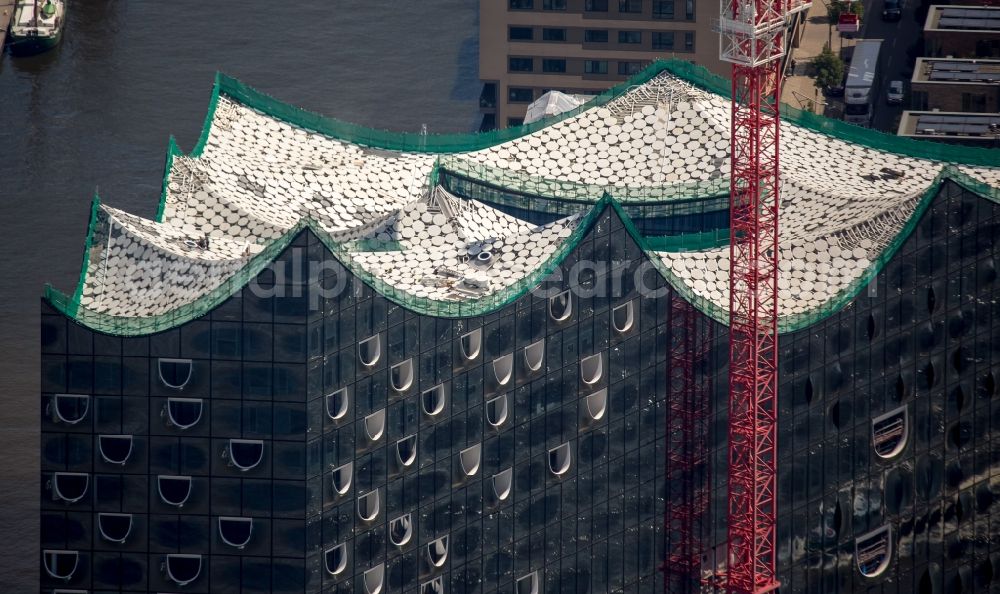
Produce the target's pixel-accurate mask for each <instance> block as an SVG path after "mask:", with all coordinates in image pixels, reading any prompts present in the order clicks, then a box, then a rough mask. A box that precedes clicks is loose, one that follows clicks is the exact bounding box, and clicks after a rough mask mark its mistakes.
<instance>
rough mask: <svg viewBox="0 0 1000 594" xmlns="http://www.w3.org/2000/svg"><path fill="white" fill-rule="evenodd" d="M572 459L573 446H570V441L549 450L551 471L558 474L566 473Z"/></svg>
mask: <svg viewBox="0 0 1000 594" xmlns="http://www.w3.org/2000/svg"><path fill="white" fill-rule="evenodd" d="M572 461H573V456H572V448H570V444H569V442H567V443H564V444H561V445H558V446H556V447H554V448H552V449H551V450H549V471H550V472H551V473H552V474H554V475H556V476H562V475H564V474H566V473H567V472H568V471H569V467H570V465H571V464H572Z"/></svg>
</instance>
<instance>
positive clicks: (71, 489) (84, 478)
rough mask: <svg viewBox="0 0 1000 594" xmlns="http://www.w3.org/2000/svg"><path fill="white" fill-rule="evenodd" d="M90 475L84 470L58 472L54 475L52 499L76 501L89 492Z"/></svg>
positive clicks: (67, 501)
mask: <svg viewBox="0 0 1000 594" xmlns="http://www.w3.org/2000/svg"><path fill="white" fill-rule="evenodd" d="M89 486H90V475H89V474H86V473H83V472H57V473H55V474H53V475H52V499H54V500H57V501H59V500H62V501H65V502H66V503H76V502H77V501H80V500H81V499H83V497H84V496H85V495H86V494H87V487H89Z"/></svg>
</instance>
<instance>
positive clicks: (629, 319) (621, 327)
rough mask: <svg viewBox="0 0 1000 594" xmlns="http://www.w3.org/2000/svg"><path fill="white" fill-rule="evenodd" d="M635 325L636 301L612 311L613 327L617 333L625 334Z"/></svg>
mask: <svg viewBox="0 0 1000 594" xmlns="http://www.w3.org/2000/svg"><path fill="white" fill-rule="evenodd" d="M634 324H635V300H634V299H633V300H632V301H629V302H627V303H623V304H621V305H619V306H618V307H616V308H614V309H612V310H611V325H612V326H614V327H615V331H616V332H618V333H619V334H624V333H626V332H628V331H629V330H631V329H632V326H633V325H634Z"/></svg>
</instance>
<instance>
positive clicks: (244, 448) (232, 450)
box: [226, 439, 264, 472]
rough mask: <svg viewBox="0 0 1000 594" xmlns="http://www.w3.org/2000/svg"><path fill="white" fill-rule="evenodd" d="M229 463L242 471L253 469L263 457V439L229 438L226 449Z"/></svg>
mask: <svg viewBox="0 0 1000 594" xmlns="http://www.w3.org/2000/svg"><path fill="white" fill-rule="evenodd" d="M226 452H227V456H228V458H229V463H230V464H232V465H233V466H235V467H236V468H237V469H239V470H240V471H242V472H246V471H248V470H251V469H253V468H254V467H256V466H257V465H258V464H260V462H261V460H263V459H264V441H263V440H260V439H230V440H229V447H228V448H227V450H226Z"/></svg>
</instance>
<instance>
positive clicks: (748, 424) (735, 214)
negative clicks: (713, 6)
mask: <svg viewBox="0 0 1000 594" xmlns="http://www.w3.org/2000/svg"><path fill="white" fill-rule="evenodd" d="M778 37H779V39H778V43H777V44H773V45H772V47H774V48H780V47H781V43H780V41H781V40H780V33H778ZM772 39H773V37H772ZM750 43H753V42H752V41H751V42H750ZM760 49H761V50H763V49H764V48H763V47H761V48H760ZM780 80H781V60H780V58H774V59H771V60H770V61H766V62H764V63H760V64H757V65H743V64H737V63H734V64H733V80H732V93H733V94H732V137H731V142H730V147H731V151H732V153H731V157H732V161H731V164H732V175H731V179H730V233H731V240H730V247H729V258H730V260H729V262H730V277H729V324H730V338H729V490H728V495H729V497H728V504H729V513H728V546H729V551H728V553H729V554H728V560H727V561H728V567H727V574H726V588H727V590H728V592H730V594H762V593H764V592H768V591H771V590H774V589H775V588H777V587H778V581H777V578H776V575H775V523H776V500H775V497H776V493H775V478H776V474H777V469H776V461H777V449H776V448H777V414H778V406H777V405H778V402H777V363H778V353H777V343H778V328H777V321H778V283H777V279H778V171H779V161H778V134H779V111H778V106H779V97H780Z"/></svg>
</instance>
